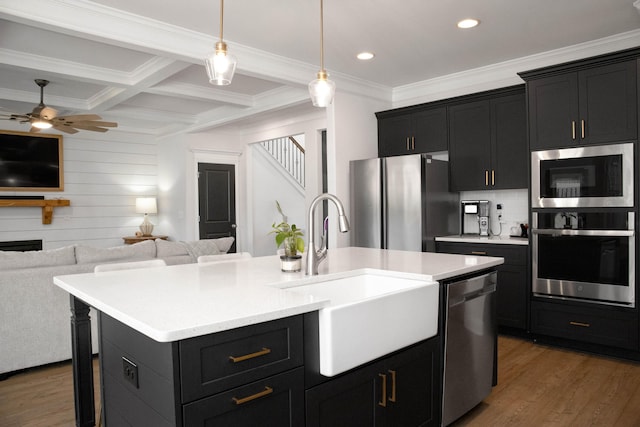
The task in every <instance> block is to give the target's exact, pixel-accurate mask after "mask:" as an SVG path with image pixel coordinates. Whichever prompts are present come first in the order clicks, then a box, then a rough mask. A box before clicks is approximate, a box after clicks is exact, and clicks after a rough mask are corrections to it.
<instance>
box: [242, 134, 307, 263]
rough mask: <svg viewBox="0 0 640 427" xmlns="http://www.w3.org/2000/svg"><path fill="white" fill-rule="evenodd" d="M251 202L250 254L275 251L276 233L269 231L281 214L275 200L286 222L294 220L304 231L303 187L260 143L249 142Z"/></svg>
mask: <svg viewBox="0 0 640 427" xmlns="http://www.w3.org/2000/svg"><path fill="white" fill-rule="evenodd" d="M249 147H250V155H251V160H250V162H251V168H250V170H251V176H252V179H251V189H252V191H251V193H252V197H251V199H252V200H251V204H252V212H253V214H252V215H251V225H250V229H251V231H252V239H251V240H252V243H253V247H252V249H251V253H252V254H253V256H263V255H274V254H275V253H276V245H275V236H274V235H273V234H269V232H270V231H271V228H272V227H271V226H272V224H273V223H276V224H278V223H280V222H281V221H282V217H281V216H280V214H279V213H278V210H277V208H276V202H275V201H276V200H277V201H278V203H280V207H281V208H282V211H283V212H284V214H285V215H286V216H287V221H288V222H289V224H295V225H296V227H297V228H300V229H302V230H303V232H305V234H306V221H307V220H306V216H305V209H304V206H305V204H304V200H305V191H304V188H302V187H301V186H300V184H298V183H297V182H296V181H295V180H294V179H293V178H291V177H290V176H288V175H287V174H286V171H284V169H282V167H281V166H280V165H279V163H277V162H276V161H275V160H274V159H273V157H271V155H270V154H269V153H268V152H267V151H266V150H265V149H264V148H263V147H262V145H260V144H251V145H250V146H249Z"/></svg>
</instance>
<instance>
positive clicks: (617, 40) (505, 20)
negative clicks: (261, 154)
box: [0, 0, 640, 135]
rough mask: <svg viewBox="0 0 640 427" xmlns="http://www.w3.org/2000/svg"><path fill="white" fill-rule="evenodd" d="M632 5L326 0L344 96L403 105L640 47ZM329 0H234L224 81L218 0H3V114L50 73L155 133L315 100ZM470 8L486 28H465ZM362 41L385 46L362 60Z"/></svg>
mask: <svg viewBox="0 0 640 427" xmlns="http://www.w3.org/2000/svg"><path fill="white" fill-rule="evenodd" d="M633 3H634V0H561V1H559V0H536V1H528V2H527V1H524V0H518V1H514V0H482V1H479V0H440V1H436V0H402V1H398V0H325V2H324V26H325V40H324V41H325V68H326V69H327V71H328V72H329V74H330V78H331V79H332V80H334V81H336V83H337V86H338V89H337V90H338V93H339V92H340V91H347V92H355V93H361V94H366V95H367V96H371V97H374V98H378V99H382V100H385V101H388V102H389V105H390V106H391V105H393V104H394V103H395V104H397V103H398V102H401V101H402V99H401V98H402V97H403V96H404V97H405V98H408V96H407V95H403V94H406V93H407V92H408V89H407V88H411V91H413V92H415V90H416V88H419V87H420V85H421V84H423V85H425V84H427V83H428V82H433V81H439V80H438V79H441V78H442V76H450V75H452V74H454V75H456V76H457V75H458V74H456V73H463V74H464V73H465V72H467V73H469V70H478V69H483V68H486V67H488V66H491V65H492V64H498V63H512V62H513V61H516V62H517V61H520V62H519V64H523V65H521V66H526V65H524V64H527V63H529V62H530V61H529V62H527V61H528V60H530V59H531V58H540V57H544V55H548V56H549V57H550V58H551V57H553V55H550V54H549V53H553V52H558V51H563V52H564V51H567V48H570V49H569V50H570V51H572V52H575V53H574V54H573V55H574V57H580V55H583V54H585V53H584V52H592V51H595V52H599V51H608V50H610V49H612V48H616V47H619V46H621V47H632V46H637V45H640V30H639V28H640V14H639V13H638V10H637V9H636V7H634V4H633ZM319 4H320V3H319V0H277V1H264V0H233V1H230V0H227V2H226V4H225V12H224V40H225V41H226V42H227V44H228V46H229V51H230V52H231V53H233V54H234V55H236V56H237V57H238V69H237V71H236V76H235V77H234V79H233V82H232V84H231V85H230V86H225V87H219V86H212V85H210V84H209V83H208V80H207V77H206V72H205V69H204V66H203V63H202V58H204V57H205V56H206V55H207V54H208V53H209V52H210V51H211V50H212V49H213V45H214V43H215V42H216V41H217V40H218V37H219V31H220V28H219V22H220V17H219V2H218V0H207V1H204V0H183V1H167V2H158V1H157V0H97V1H93V2H92V1H86V0H0V113H27V112H30V111H31V110H32V109H33V107H34V106H35V105H36V104H37V103H38V102H39V88H38V87H37V86H36V84H35V83H34V82H33V80H34V79H36V78H42V79H47V80H50V81H51V84H50V85H49V86H48V87H47V88H46V89H45V99H44V101H45V104H47V105H48V106H51V107H54V108H56V109H58V110H59V111H60V113H59V114H71V113H87V112H92V113H97V114H100V115H101V116H102V117H103V118H104V119H106V120H113V121H117V122H118V123H119V124H120V126H119V127H120V128H121V129H124V130H137V131H142V132H148V133H151V134H156V135H169V134H174V133H178V132H196V131H204V130H207V129H211V128H213V127H216V126H220V125H223V124H227V123H233V122H238V121H241V120H249V119H251V118H252V117H255V116H256V115H259V114H262V113H264V112H267V111H272V110H278V109H284V108H292V107H295V108H297V109H311V108H313V107H311V102H310V100H309V98H308V94H307V89H306V86H307V84H308V82H309V81H311V80H312V79H314V78H315V74H316V72H317V71H318V70H319V68H320V65H319V60H320V53H319V41H320V31H319V16H320V7H319ZM465 17H475V18H477V19H479V20H480V21H481V24H480V26H478V27H476V28H474V29H470V30H460V29H458V28H456V25H455V24H456V22H457V21H458V20H460V19H462V18H465ZM585 46H588V47H589V48H590V50H587V49H585ZM563 49H564V50H563ZM362 50H370V51H373V52H375V54H376V57H375V58H374V59H373V60H371V61H369V62H361V61H358V60H357V59H355V55H356V53H358V52H360V51H362ZM556 56H557V55H556ZM517 63H518V62H517ZM526 69H528V68H524V69H520V71H525V70H526ZM512 74H513V73H512ZM0 126H1V123H0ZM26 126H27V125H25V127H26ZM25 130H26V129H25Z"/></svg>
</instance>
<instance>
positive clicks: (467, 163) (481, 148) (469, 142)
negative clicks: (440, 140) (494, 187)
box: [449, 101, 491, 191]
mask: <svg viewBox="0 0 640 427" xmlns="http://www.w3.org/2000/svg"><path fill="white" fill-rule="evenodd" d="M449 171H450V172H449V173H450V188H451V191H464V190H485V189H488V188H489V185H490V184H491V182H490V178H491V177H490V174H491V108H490V104H489V101H476V102H470V103H467V104H460V105H454V106H451V107H449Z"/></svg>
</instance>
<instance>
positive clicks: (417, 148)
mask: <svg viewBox="0 0 640 427" xmlns="http://www.w3.org/2000/svg"><path fill="white" fill-rule="evenodd" d="M412 124H413V138H414V141H413V145H412V148H413V152H414V153H429V152H434V151H447V108H446V107H440V108H430V109H428V110H425V111H420V112H417V113H413V115H412Z"/></svg>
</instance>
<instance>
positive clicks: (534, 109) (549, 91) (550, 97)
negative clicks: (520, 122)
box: [527, 73, 579, 151]
mask: <svg viewBox="0 0 640 427" xmlns="http://www.w3.org/2000/svg"><path fill="white" fill-rule="evenodd" d="M577 79H578V77H577V74H576V73H567V74H562V75H558V76H552V77H547V78H542V79H537V80H531V81H529V82H528V83H527V92H528V103H529V145H530V148H531V150H532V151H535V150H542V149H547V148H562V147H568V146H572V145H577V144H578V143H579V142H578V140H577V136H578V134H577V131H578V129H577V126H578V125H579V123H576V120H578V82H577Z"/></svg>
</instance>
